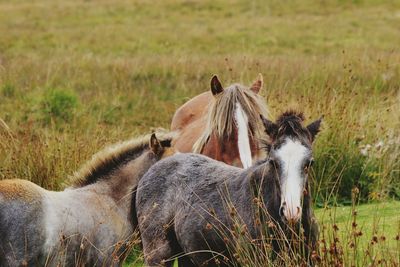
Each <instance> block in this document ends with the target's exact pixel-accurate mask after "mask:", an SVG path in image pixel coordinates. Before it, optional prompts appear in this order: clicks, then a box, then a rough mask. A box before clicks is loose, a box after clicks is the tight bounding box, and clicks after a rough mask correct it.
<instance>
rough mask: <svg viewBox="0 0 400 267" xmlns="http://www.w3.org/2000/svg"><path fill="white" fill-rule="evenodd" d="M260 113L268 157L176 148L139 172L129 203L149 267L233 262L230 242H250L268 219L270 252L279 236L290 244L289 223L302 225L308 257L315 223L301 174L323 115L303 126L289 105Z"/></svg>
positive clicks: (307, 166)
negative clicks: (225, 158)
mask: <svg viewBox="0 0 400 267" xmlns="http://www.w3.org/2000/svg"><path fill="white" fill-rule="evenodd" d="M261 119H262V122H263V125H264V128H265V133H266V134H267V135H268V136H269V137H270V139H271V141H270V143H268V144H266V145H265V146H264V148H265V150H266V155H267V156H266V158H264V159H262V160H260V161H258V162H257V163H255V164H254V165H253V166H251V167H250V168H247V169H242V168H238V167H234V166H229V165H227V164H225V163H222V162H219V161H216V160H213V159H210V158H208V157H206V156H204V155H200V154H194V153H187V154H184V153H177V154H175V155H174V156H172V157H169V158H166V159H164V160H161V161H159V162H158V163H156V164H155V165H153V166H152V167H151V168H150V169H149V171H148V172H147V173H146V174H145V175H144V176H143V177H142V179H141V180H140V182H139V185H138V189H137V192H136V196H135V197H136V204H135V205H136V215H137V217H136V220H137V222H138V226H139V232H140V235H141V239H142V244H143V251H144V259H145V263H146V265H147V266H159V265H161V264H162V265H163V266H167V267H168V266H172V259H173V258H174V257H177V258H179V263H180V264H183V265H182V266H185V267H186V266H231V265H235V262H236V260H235V253H234V252H235V251H234V248H232V247H234V244H235V240H238V239H239V238H240V236H242V235H248V236H249V242H248V243H246V246H249V244H250V245H252V244H253V241H254V242H256V241H257V240H262V239H263V237H264V236H269V235H263V234H262V233H263V232H262V229H264V228H266V222H267V221H268V222H269V223H268V227H273V226H274V227H276V229H280V231H275V232H274V234H275V236H274V238H272V240H271V243H272V245H271V247H272V251H273V253H272V252H271V258H273V256H272V255H279V254H280V252H282V251H283V250H284V249H283V248H284V247H285V246H283V245H282V244H281V243H280V242H279V240H280V239H284V240H285V243H284V244H287V243H289V244H290V240H291V239H290V238H291V237H290V236H291V235H292V234H293V232H294V231H295V229H302V231H304V232H303V234H304V235H303V236H304V240H303V241H304V243H303V247H304V248H305V253H304V257H303V256H302V259H310V254H311V252H312V251H314V250H315V248H316V244H317V239H318V228H317V223H316V222H315V221H313V220H314V217H313V214H312V213H313V211H312V207H311V199H310V195H309V194H308V189H309V188H308V187H309V184H308V179H307V177H308V172H309V169H310V167H311V164H312V162H313V158H312V144H313V142H314V140H315V137H316V135H317V133H318V132H319V128H320V124H321V119H322V118H321V119H318V120H316V121H314V122H312V123H310V124H309V125H308V126H306V127H304V126H303V121H304V116H303V114H302V113H299V112H295V111H287V112H285V113H283V114H281V115H280V116H279V118H278V119H277V121H276V122H272V121H270V120H267V119H265V118H264V117H263V116H262V115H261ZM260 207H262V209H261V211H264V212H260ZM235 218H236V219H237V220H235ZM238 218H239V219H238ZM270 224H272V226H271V225H270ZM268 227H267V228H268ZM238 228H239V229H240V230H239V233H238V232H237V231H236V232H235V231H234V229H238ZM242 231H243V232H242ZM278 233H283V234H284V237H285V238H282V237H281V236H278ZM238 236H239V237H238ZM250 241H251V242H250ZM293 244H294V243H293ZM287 246H289V245H287ZM291 246H292V244H290V246H289V247H291ZM282 253H283V252H282ZM253 254H257V252H254V253H253ZM236 256H237V254H236ZM276 258H279V257H276ZM264 263H265V262H264ZM236 264H237V262H236ZM245 265H249V264H248V263H247V264H245ZM250 265H251V264H250ZM235 266H238V265H235ZM239 266H240V264H239Z"/></svg>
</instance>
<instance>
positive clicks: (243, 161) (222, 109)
mask: <svg viewBox="0 0 400 267" xmlns="http://www.w3.org/2000/svg"><path fill="white" fill-rule="evenodd" d="M262 86H263V79H262V76H261V74H260V75H259V77H258V79H257V80H256V81H255V82H254V83H253V85H252V86H250V87H245V86H243V85H240V84H232V85H230V86H229V87H227V88H225V89H224V88H223V87H222V85H221V82H220V81H219V80H218V77H217V76H215V75H214V76H213V77H212V79H211V92H204V93H202V94H200V95H198V96H196V97H194V98H192V99H191V100H189V101H188V102H186V103H185V104H184V105H183V106H181V107H180V108H179V109H178V110H177V111H176V112H175V115H174V117H173V118H172V122H171V129H172V130H173V131H176V132H177V133H178V134H177V136H176V138H175V139H174V140H173V146H174V147H175V149H176V150H177V151H179V152H195V153H201V154H204V155H206V156H209V157H211V158H213V159H216V160H219V161H223V162H225V163H227V164H229V165H234V166H238V167H244V168H248V167H250V166H251V165H252V162H253V159H256V158H258V157H259V156H260V155H259V153H260V149H259V145H258V144H259V142H258V141H259V139H260V138H261V137H262V134H263V130H262V123H261V120H260V117H259V114H263V115H264V116H267V113H268V112H267V107H266V105H265V103H264V100H263V99H262V97H261V96H259V95H258V93H259V91H260V90H261V88H262Z"/></svg>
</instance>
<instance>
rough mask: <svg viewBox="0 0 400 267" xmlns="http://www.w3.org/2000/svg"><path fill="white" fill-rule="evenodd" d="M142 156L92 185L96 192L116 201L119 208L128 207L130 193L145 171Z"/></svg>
mask: <svg viewBox="0 0 400 267" xmlns="http://www.w3.org/2000/svg"><path fill="white" fill-rule="evenodd" d="M142 157H143V155H142V156H140V157H139V158H137V159H134V160H131V161H129V162H128V163H126V164H124V165H122V166H121V167H120V168H119V169H117V170H116V171H115V172H113V173H112V174H110V175H111V177H108V178H107V179H103V180H101V181H99V182H97V183H96V184H94V185H93V188H94V189H95V190H96V191H98V192H103V193H105V194H107V195H108V196H109V197H111V198H112V199H114V201H116V203H117V205H119V206H126V205H129V203H130V201H131V197H130V195H131V191H132V189H133V188H134V187H136V186H137V185H138V183H139V179H140V177H142V176H143V174H144V173H145V172H146V171H147V169H148V168H147V167H145V166H144V165H146V163H143V160H142Z"/></svg>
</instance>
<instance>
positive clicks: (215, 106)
mask: <svg viewBox="0 0 400 267" xmlns="http://www.w3.org/2000/svg"><path fill="white" fill-rule="evenodd" d="M264 102H265V101H264V100H263V98H262V97H261V96H259V95H258V94H256V93H254V92H253V91H251V90H250V88H249V87H245V86H243V85H241V84H232V85H230V86H229V87H227V88H225V89H224V91H223V92H222V93H220V94H219V95H217V96H216V97H215V99H214V101H213V102H212V103H211V104H210V107H209V112H208V117H207V123H206V125H207V126H206V129H205V130H204V133H203V134H202V135H201V136H200V138H199V139H198V140H197V141H196V143H195V144H194V145H193V152H194V153H201V151H202V150H203V147H204V145H205V144H206V143H207V142H208V139H209V138H210V136H211V134H212V133H215V134H216V135H217V138H219V139H222V138H226V137H230V136H231V135H232V134H233V130H234V125H235V124H236V121H235V110H236V106H235V105H236V103H239V104H240V105H241V106H242V108H243V110H244V112H245V113H246V115H247V117H248V120H249V130H250V134H251V135H252V136H254V137H255V138H260V137H261V136H262V135H263V132H264V127H263V125H262V123H261V122H260V119H259V118H260V114H263V115H264V116H267V114H268V109H267V106H266V105H265V103H264Z"/></svg>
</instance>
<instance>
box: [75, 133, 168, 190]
mask: <svg viewBox="0 0 400 267" xmlns="http://www.w3.org/2000/svg"><path fill="white" fill-rule="evenodd" d="M150 136H151V134H148V135H143V136H140V137H137V138H133V139H130V140H127V141H124V142H119V143H116V144H113V145H111V146H108V147H106V148H104V149H103V150H100V151H99V152H97V153H96V154H94V155H93V156H92V158H91V159H90V160H89V161H87V162H86V163H85V164H84V165H83V166H82V167H81V169H80V170H78V171H77V172H75V173H74V174H73V175H72V177H71V178H70V184H71V186H72V187H75V188H77V187H84V186H87V185H90V184H93V183H96V182H98V181H99V180H102V179H107V178H108V177H109V176H110V174H111V173H112V172H113V171H115V170H117V169H119V168H120V167H121V165H123V164H125V163H127V162H128V161H131V160H133V159H135V158H137V157H139V156H140V155H142V154H143V152H145V151H147V150H149V142H150ZM156 136H157V139H158V140H159V141H160V142H161V143H170V141H171V140H172V138H173V136H174V133H163V132H161V133H156ZM166 146H168V145H166Z"/></svg>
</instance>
